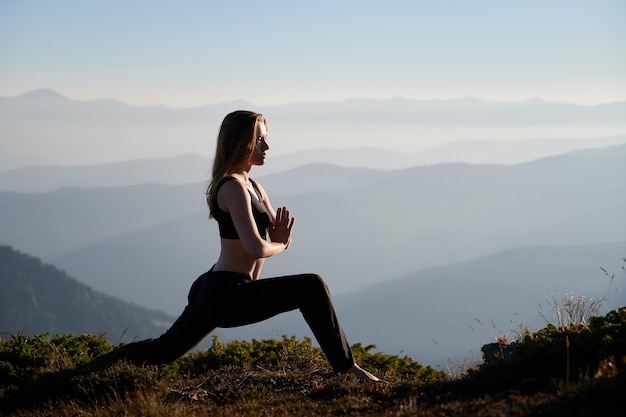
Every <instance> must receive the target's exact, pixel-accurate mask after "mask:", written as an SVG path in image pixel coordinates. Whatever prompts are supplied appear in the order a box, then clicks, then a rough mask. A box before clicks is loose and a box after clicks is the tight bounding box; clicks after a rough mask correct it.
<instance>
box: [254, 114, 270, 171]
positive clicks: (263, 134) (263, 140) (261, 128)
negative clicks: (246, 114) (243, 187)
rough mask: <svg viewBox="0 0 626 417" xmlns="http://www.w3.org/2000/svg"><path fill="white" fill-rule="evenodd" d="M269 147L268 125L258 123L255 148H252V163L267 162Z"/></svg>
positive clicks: (261, 163)
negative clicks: (266, 154) (266, 156)
mask: <svg viewBox="0 0 626 417" xmlns="http://www.w3.org/2000/svg"><path fill="white" fill-rule="evenodd" d="M269 148H270V147H269V145H268V144H267V127H266V126H265V123H257V125H256V135H255V142H254V149H253V150H252V155H250V162H252V165H263V164H265V152H267V150H268V149H269Z"/></svg>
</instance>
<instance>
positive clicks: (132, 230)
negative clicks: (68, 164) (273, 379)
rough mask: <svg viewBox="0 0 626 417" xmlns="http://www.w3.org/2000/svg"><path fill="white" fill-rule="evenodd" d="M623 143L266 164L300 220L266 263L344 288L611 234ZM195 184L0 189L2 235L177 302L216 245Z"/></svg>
mask: <svg viewBox="0 0 626 417" xmlns="http://www.w3.org/2000/svg"><path fill="white" fill-rule="evenodd" d="M624 149H626V145H624V146H621V147H612V148H607V149H604V150H597V151H595V150H594V151H590V152H584V153H575V154H570V155H566V156H559V157H551V158H546V159H543V160H539V161H534V162H531V163H525V164H519V165H515V166H498V165H468V164H442V165H433V166H425V167H414V168H410V169H405V170H395V171H381V170H367V169H348V168H340V167H336V166H330V165H311V166H305V167H301V168H298V169H294V170H292V171H289V172H288V173H287V174H277V175H269V176H267V177H265V178H263V185H264V187H265V189H266V190H268V192H269V194H270V195H271V197H272V201H273V203H274V204H275V205H278V204H285V205H287V206H288V207H290V209H291V210H292V212H293V213H294V214H295V216H296V217H297V223H296V229H295V230H294V244H293V245H292V246H291V247H290V248H289V251H287V252H285V253H284V254H281V256H280V257H278V258H277V259H270V260H268V262H266V266H265V268H264V272H263V276H273V275H284V274H291V273H294V272H307V271H313V272H318V273H320V274H321V275H322V276H324V277H326V279H327V280H328V282H329V285H330V287H331V289H332V290H333V292H334V293H337V294H340V293H348V292H352V291H355V290H358V289H360V288H364V287H366V286H368V285H372V284H375V283H379V282H385V281H388V280H390V279H393V278H395V277H398V276H402V275H405V274H409V273H412V272H415V271H419V270H423V269H425V268H431V267H435V266H441V265H446V264H450V263H454V262H460V261H464V260H469V259H474V258H477V257H481V256H486V255H489V254H491V253H494V252H497V251H501V250H504V249H508V248H515V247H524V246H536V245H557V246H559V245H582V246H587V245H597V244H601V243H605V242H614V241H621V240H623V239H625V238H626V220H625V218H624V215H623V213H625V212H626V195H625V193H624V189H626V172H625V170H624V166H626V160H625V158H626V155H625V152H624ZM203 192H204V187H203V185H202V184H197V185H192V186H136V187H125V188H111V189H93V190H77V189H74V190H62V191H59V192H54V193H48V194H40V195H23V194H15V193H0V242H2V243H4V244H10V245H13V246H14V247H16V248H18V249H20V250H23V251H27V252H29V253H33V254H35V255H36V256H40V257H41V258H43V259H44V260H45V261H46V262H50V263H53V264H54V265H57V266H58V267H60V268H62V269H64V270H66V271H68V273H70V274H71V275H73V276H75V277H78V278H79V279H80V280H81V281H82V282H84V283H86V284H88V285H90V286H92V287H93V288H95V289H97V290H99V291H103V292H106V293H108V294H111V295H114V296H116V297H119V298H122V299H125V300H128V301H132V302H135V303H138V304H141V305H145V306H148V307H151V308H159V309H162V310H163V311H165V312H167V313H168V314H172V315H175V314H178V313H179V312H180V310H181V309H182V307H183V306H184V303H185V297H186V293H187V290H188V286H189V285H190V283H191V282H192V281H193V279H195V278H196V277H197V276H198V275H199V274H201V273H202V272H204V271H206V270H207V269H209V268H210V267H211V265H212V264H213V262H215V260H216V258H217V256H218V253H219V237H218V233H217V227H216V222H215V221H214V220H209V219H208V213H207V209H206V207H205V205H204V201H203ZM18 242H19V244H18Z"/></svg>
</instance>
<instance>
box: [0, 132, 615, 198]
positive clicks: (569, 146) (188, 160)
mask: <svg viewBox="0 0 626 417" xmlns="http://www.w3.org/2000/svg"><path fill="white" fill-rule="evenodd" d="M624 143H626V136H614V137H609V138H596V139H575V138H571V139H566V138H562V139H535V140H518V141H496V140H482V141H477V140H474V141H462V142H454V143H449V144H446V145H442V146H438V147H436V148H433V149H429V150H426V151H421V152H408V153H407V152H397V151H391V150H386V149H382V148H363V147H361V148H351V149H332V148H324V149H321V148H320V149H312V150H308V151H302V152H295V153H292V154H287V155H278V156H271V159H270V163H269V164H268V165H266V166H263V167H261V168H258V169H256V170H255V175H256V176H258V177H259V178H263V177H266V176H268V175H272V174H276V173H280V172H285V171H289V170H292V169H295V168H299V167H303V166H306V165H309V166H311V165H320V164H325V165H335V166H339V167H346V168H364V169H376V170H379V169H384V170H397V169H402V168H411V167H416V166H424V165H435V164H441V163H452V162H462V163H471V164H500V165H502V164H504V165H508V164H518V163H522V162H530V161H533V160H535V159H540V158H544V157H547V156H555V155H559V154H563V153H567V152H572V151H583V152H584V151H587V150H592V149H602V148H606V147H609V146H615V145H620V144H624ZM211 165H212V160H211V158H207V157H202V156H198V155H180V156H176V157H171V158H158V159H139V160H132V161H123V162H115V163H108V164H101V165H73V166H49V165H41V166H28V167H21V168H15V169H10V170H7V171H3V172H0V191H14V192H18V193H43V192H50V191H56V190H59V189H62V188H70V187H77V188H99V187H105V188H106V187H124V186H130V185H139V184H165V185H175V184H190V183H198V182H201V181H205V182H206V181H209V180H210V172H211Z"/></svg>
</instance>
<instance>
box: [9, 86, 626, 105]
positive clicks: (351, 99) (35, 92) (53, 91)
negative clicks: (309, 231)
mask: <svg viewBox="0 0 626 417" xmlns="http://www.w3.org/2000/svg"><path fill="white" fill-rule="evenodd" d="M39 94H53V95H57V96H59V97H60V98H63V99H66V100H70V101H75V102H79V103H94V102H99V101H114V102H118V103H121V104H125V105H127V106H131V107H137V108H148V107H166V108H169V109H172V110H193V109H197V108H200V107H207V106H213V107H219V106H225V105H227V104H240V103H245V104H249V105H251V106H256V107H267V108H273V107H283V106H290V105H298V104H323V103H332V104H342V103H348V102H354V101H376V102H391V101H407V102H418V103H429V102H454V101H465V100H472V101H478V102H489V103H507V104H522V103H529V102H543V103H551V104H568V105H574V106H580V107H595V106H602V105H611V104H619V103H624V102H626V97H625V98H624V99H621V100H617V101H607V102H598V103H594V104H584V103H575V102H566V101H556V100H549V99H546V98H543V97H530V98H526V99H520V100H497V99H488V98H484V97H477V96H458V97H450V98H435V97H433V98H429V99H418V98H408V97H401V96H398V97H390V98H370V97H348V98H345V99H337V100H320V101H293V102H285V103H277V104H272V105H265V106H262V105H259V104H257V103H253V102H251V101H247V100H245V99H235V100H230V101H224V102H218V103H210V102H206V103H200V104H198V105H194V106H191V107H177V106H171V105H168V104H166V103H153V104H133V103H130V102H126V101H124V100H123V99H120V98H118V97H109V96H103V97H96V98H93V99H80V98H75V97H70V96H69V95H67V94H65V93H64V92H62V91H59V90H56V89H54V88H49V87H41V88H36V89H33V90H29V91H25V92H23V93H18V94H15V95H3V94H0V98H5V99H20V98H26V97H29V96H30V97H32V96H34V95H39Z"/></svg>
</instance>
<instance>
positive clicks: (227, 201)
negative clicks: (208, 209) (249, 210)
mask: <svg viewBox="0 0 626 417" xmlns="http://www.w3.org/2000/svg"><path fill="white" fill-rule="evenodd" d="M247 197H248V198H249V195H248V193H247V191H246V186H245V185H244V184H243V182H241V180H239V179H238V178H236V177H233V179H231V180H229V181H226V182H225V183H224V184H222V186H221V188H220V190H219V192H218V194H217V202H218V204H219V206H220V208H221V209H222V210H224V211H230V210H228V208H230V207H232V206H233V205H237V204H240V203H242V202H245V201H246V199H247Z"/></svg>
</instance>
